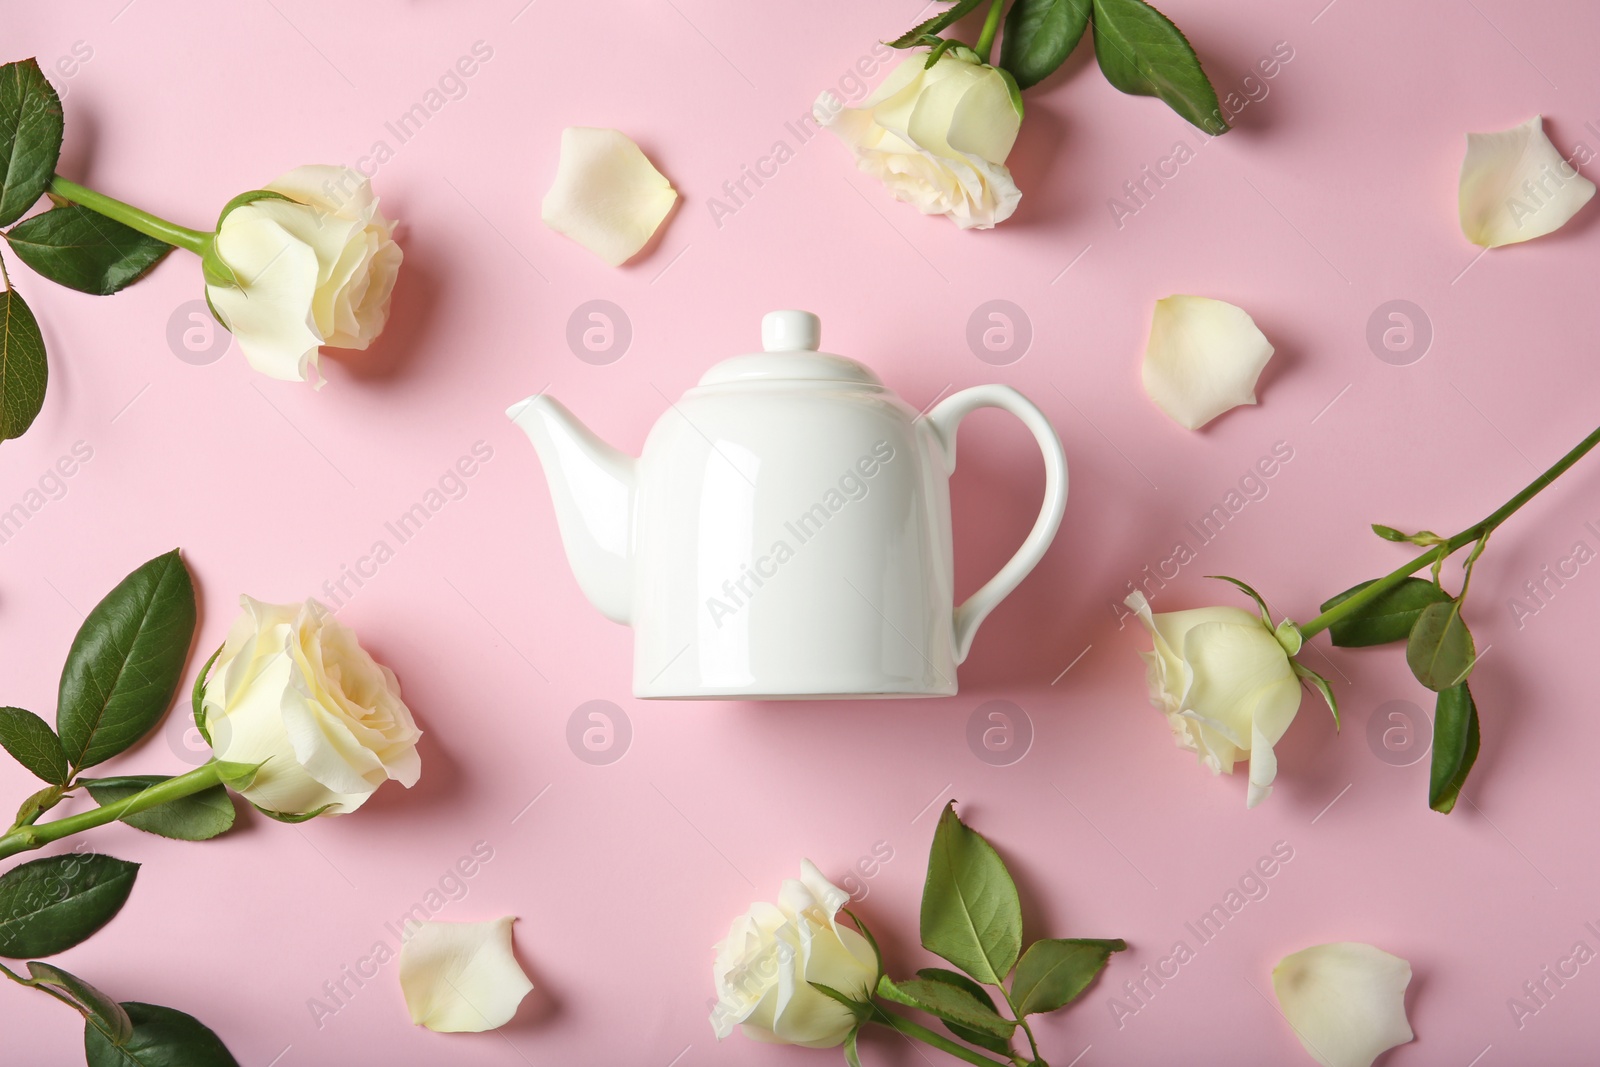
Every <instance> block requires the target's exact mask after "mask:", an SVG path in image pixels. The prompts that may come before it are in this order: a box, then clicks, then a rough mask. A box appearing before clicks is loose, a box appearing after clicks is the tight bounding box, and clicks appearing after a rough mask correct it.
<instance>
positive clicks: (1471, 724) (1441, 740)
mask: <svg viewBox="0 0 1600 1067" xmlns="http://www.w3.org/2000/svg"><path fill="white" fill-rule="evenodd" d="M1479 740H1480V739H1479V736H1478V703H1477V701H1475V700H1473V699H1472V693H1471V692H1470V691H1469V690H1468V689H1467V687H1466V686H1465V685H1464V684H1463V685H1457V686H1452V687H1451V688H1449V689H1445V690H1442V691H1441V692H1440V693H1439V697H1438V699H1437V700H1436V701H1435V703H1434V710H1433V767H1432V771H1431V773H1430V774H1429V776H1428V807H1430V808H1432V809H1433V810H1434V811H1437V812H1440V813H1442V814H1445V815H1448V814H1450V811H1451V809H1453V808H1454V807H1455V806H1456V798H1457V797H1459V796H1460V795H1461V787H1462V786H1463V785H1465V784H1466V782H1467V775H1468V774H1469V773H1470V772H1471V771H1472V764H1473V763H1474V762H1475V761H1476V760H1477V758H1478V743H1479Z"/></svg>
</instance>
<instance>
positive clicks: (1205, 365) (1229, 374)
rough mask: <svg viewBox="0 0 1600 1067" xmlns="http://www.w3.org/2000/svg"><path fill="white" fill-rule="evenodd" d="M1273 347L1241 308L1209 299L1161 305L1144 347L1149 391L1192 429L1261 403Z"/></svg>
mask: <svg viewBox="0 0 1600 1067" xmlns="http://www.w3.org/2000/svg"><path fill="white" fill-rule="evenodd" d="M1271 358H1272V345H1271V343H1270V342H1268V341H1267V339H1266V337H1264V336H1263V335H1262V333H1261V331H1260V330H1259V329H1257V328H1256V324H1255V321H1254V320H1253V319H1251V318H1250V316H1249V315H1247V314H1246V313H1245V312H1244V310H1243V309H1242V308H1237V307H1235V306H1233V305H1232V304H1228V303H1225V302H1223V301H1221V300H1212V299H1211V298H1209V297H1204V296H1169V297H1167V298H1166V299H1164V300H1158V301H1156V307H1155V312H1154V313H1153V314H1152V315H1151V318H1150V343H1149V344H1148V345H1147V346H1146V347H1145V352H1144V367H1143V370H1142V375H1143V379H1144V390H1145V392H1146V393H1148V394H1149V395H1150V399H1151V400H1154V401H1155V402H1156V406H1157V407H1159V408H1160V409H1161V410H1162V411H1164V412H1166V413H1167V415H1168V416H1169V417H1170V418H1171V419H1172V421H1173V422H1176V423H1177V424H1178V425H1179V426H1182V427H1184V428H1185V429H1189V430H1198V429H1199V428H1200V427H1202V426H1204V425H1205V424H1206V423H1208V422H1210V421H1211V420H1212V419H1214V418H1216V417H1217V416H1218V415H1221V414H1222V413H1223V412H1225V411H1228V410H1230V409H1232V408H1235V407H1238V406H1239V405H1240V404H1254V403H1255V402H1256V392H1255V390H1256V380H1257V379H1258V378H1260V377H1261V371H1262V369H1263V368H1265V367H1266V365H1267V360H1269V359H1271Z"/></svg>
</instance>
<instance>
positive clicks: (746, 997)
mask: <svg viewBox="0 0 1600 1067" xmlns="http://www.w3.org/2000/svg"><path fill="white" fill-rule="evenodd" d="M849 899H850V895H849V894H848V893H846V892H845V891H844V890H842V889H840V888H839V887H837V886H835V885H833V884H832V883H830V882H829V881H828V880H827V879H826V878H824V877H823V876H822V873H821V872H820V871H818V870H817V868H816V865H815V864H813V863H812V862H811V861H810V860H805V861H802V863H801V865H800V878H799V880H798V881H796V880H794V879H789V880H786V881H785V882H784V883H783V887H782V889H781V890H780V891H779V894H778V902H777V904H775V905H774V904H768V903H766V902H764V901H762V902H757V903H755V904H752V905H751V906H750V910H749V911H748V912H747V913H746V914H744V915H741V916H739V918H737V919H735V920H734V921H733V925H732V926H731V927H730V928H729V930H728V936H727V937H726V938H725V939H724V940H723V941H722V942H721V943H719V944H718V945H717V947H716V961H715V963H714V964H713V965H712V979H713V982H714V983H715V986H716V992H717V1004H716V1007H715V1008H714V1009H712V1012H711V1027H712V1030H713V1031H714V1032H715V1033H716V1035H717V1039H718V1040H721V1039H722V1038H724V1037H727V1036H728V1035H729V1034H731V1033H732V1032H733V1028H734V1027H735V1026H739V1027H740V1028H741V1029H742V1030H743V1031H744V1033H745V1036H747V1037H750V1038H752V1039H754V1040H756V1041H765V1042H768V1043H771V1044H781V1045H804V1046H806V1047H808V1048H833V1047H835V1046H837V1045H839V1044H840V1043H842V1042H843V1041H844V1039H845V1037H846V1035H848V1034H849V1032H850V1031H851V1030H852V1029H853V1028H854V1026H855V1017H854V1016H853V1015H852V1014H851V1013H850V1011H849V1010H848V1009H847V1008H846V1007H845V1006H844V1005H843V1004H840V1003H839V1002H838V1001H836V1000H833V999H832V998H830V997H828V996H826V995H825V994H822V993H819V992H817V991H816V990H815V989H813V988H812V986H811V983H812V982H819V983H821V984H822V985H825V986H828V987H829V988H832V989H836V990H838V991H839V992H841V993H844V994H846V995H847V996H851V997H855V998H857V999H859V1000H861V1001H863V1002H864V1001H866V1000H867V999H868V998H869V997H870V995H871V992H872V990H873V989H874V988H875V987H876V986H877V982H878V967H877V957H876V954H875V953H874V952H873V951H872V946H871V945H869V944H868V943H867V941H866V939H865V938H864V937H862V936H861V934H860V933H858V932H857V931H855V930H852V929H850V928H849V927H847V926H842V925H840V923H839V922H838V912H839V909H840V908H841V907H843V906H844V904H845V903H846V902H847V901H848V900H849Z"/></svg>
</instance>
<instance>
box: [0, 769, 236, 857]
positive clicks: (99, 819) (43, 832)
mask: <svg viewBox="0 0 1600 1067" xmlns="http://www.w3.org/2000/svg"><path fill="white" fill-rule="evenodd" d="M221 780H222V768H221V766H220V765H219V764H218V763H217V761H216V760H210V761H208V762H207V763H205V764H203V765H202V766H199V767H196V768H195V769H194V770H192V771H190V772H189V773H187V774H180V775H178V776H177V777H176V778H168V779H167V780H166V781H164V782H157V783H156V784H155V785H152V786H150V787H149V788H147V789H142V790H140V791H139V792H137V793H135V794H133V796H131V797H127V798H126V799H124V800H118V801H116V802H115V803H112V804H107V805H106V806H105V807H103V808H95V809H94V810H92V811H85V812H80V813H79V814H77V815H68V816H67V817H66V818H64V819H56V820H55V821H54V822H47V823H43V824H40V825H34V826H19V827H17V828H15V829H14V830H12V831H11V832H10V833H8V834H6V835H5V836H4V837H0V859H5V858H6V857H7V856H15V855H16V854H17V853H19V852H28V851H30V850H32V849H36V848H43V847H44V846H45V845H48V844H50V843H51V842H52V841H59V840H61V839H62V838H63V837H71V836H72V835H73V834H76V833H79V832H81V831H83V830H89V829H92V828H93V827H96V826H104V825H105V824H106V823H108V822H116V821H117V820H118V819H120V818H122V817H123V816H125V815H137V814H138V813H139V812H141V811H144V810H146V809H147V808H153V807H155V806H156V805H157V804H165V803H167V802H168V801H172V800H181V799H182V798H184V797H186V796H190V795H192V794H194V793H198V792H200V791H202V790H205V789H210V788H211V787H212V786H214V785H216V784H217V783H218V782H220V781H221Z"/></svg>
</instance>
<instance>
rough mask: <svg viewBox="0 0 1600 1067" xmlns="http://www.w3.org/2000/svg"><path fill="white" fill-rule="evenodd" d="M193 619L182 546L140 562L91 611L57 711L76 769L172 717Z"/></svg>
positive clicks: (65, 671) (71, 655)
mask: <svg viewBox="0 0 1600 1067" xmlns="http://www.w3.org/2000/svg"><path fill="white" fill-rule="evenodd" d="M194 623H195V606H194V586H193V584H192V583H191V582H190V581H189V571H188V568H186V567H185V566H184V565H183V560H182V559H181V558H179V556H178V550H177V549H173V550H172V551H171V552H168V553H166V554H165V555H161V556H157V557H156V558H155V559H153V560H151V561H149V562H148V563H146V564H144V565H143V566H141V567H139V568H138V569H137V570H135V571H134V572H133V573H132V574H130V575H128V576H127V577H126V578H124V579H123V580H122V581H121V582H119V583H118V584H117V587H116V588H115V589H113V590H111V592H110V593H108V594H106V597H105V599H104V600H102V601H100V603H98V604H96V605H95V606H94V608H93V609H92V610H91V611H90V612H89V617H88V618H86V619H84V620H83V625H82V626H81V627H79V628H78V635H77V637H75V638H73V640H72V650H71V651H70V652H68V653H67V663H66V666H65V667H63V668H62V669H61V693H60V702H59V704H58V705H57V709H56V728H57V729H58V730H60V732H61V745H62V748H64V749H65V750H66V753H67V761H68V762H69V763H70V764H71V765H72V766H73V767H74V768H75V769H78V768H83V767H93V766H94V765H95V764H97V763H101V762H103V761H105V760H108V759H110V758H111V757H112V756H115V755H116V754H117V753H119V752H122V751H123V750H124V749H126V748H128V747H129V746H130V745H132V744H133V743H134V742H136V741H138V740H139V739H140V738H141V737H143V736H144V735H145V734H146V733H148V732H149V731H150V728H151V727H153V726H155V724H156V723H157V722H158V721H159V720H160V719H161V716H162V715H164V714H166V711H167V708H168V707H169V706H171V704H172V697H173V694H174V693H176V692H177V690H178V682H179V680H180V679H181V678H182V677H183V664H184V661H185V660H186V659H188V657H189V643H190V641H191V640H193V638H194Z"/></svg>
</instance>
